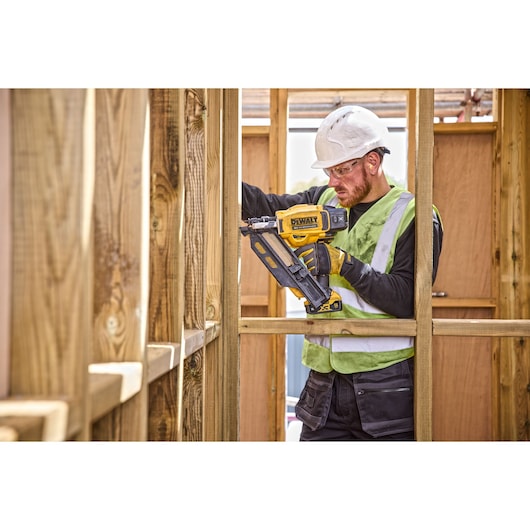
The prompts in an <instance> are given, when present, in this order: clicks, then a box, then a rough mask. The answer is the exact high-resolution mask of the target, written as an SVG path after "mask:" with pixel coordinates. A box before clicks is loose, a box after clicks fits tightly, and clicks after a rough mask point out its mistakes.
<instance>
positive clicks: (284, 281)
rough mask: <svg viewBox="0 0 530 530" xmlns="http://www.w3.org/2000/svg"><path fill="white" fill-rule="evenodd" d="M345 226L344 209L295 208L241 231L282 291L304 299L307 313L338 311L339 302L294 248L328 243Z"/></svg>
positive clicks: (252, 220)
mask: <svg viewBox="0 0 530 530" xmlns="http://www.w3.org/2000/svg"><path fill="white" fill-rule="evenodd" d="M347 226H348V219H347V212H346V210H345V209H344V208H334V207H331V206H322V205H320V204H317V205H315V204H298V205H296V206H291V207H290V208H288V209H287V210H278V211H277V212H276V216H275V217H270V216H264V217H253V218H250V219H247V226H242V227H240V230H241V233H242V234H243V235H244V236H250V246H251V248H252V250H253V251H254V253H255V254H256V255H257V256H258V257H259V259H260V260H261V261H262V262H263V264H264V265H265V266H266V267H267V268H268V269H269V271H270V272H271V273H272V275H273V276H274V277H275V278H276V280H277V282H278V283H279V284H280V285H281V286H282V287H288V288H289V289H290V290H291V291H292V292H293V293H294V294H295V295H296V296H297V298H305V299H306V300H305V302H304V304H305V308H306V312H307V313H312V314H313V313H324V312H331V311H340V310H341V309H342V300H341V298H340V296H339V295H338V294H337V293H336V292H335V291H333V290H332V289H330V288H329V278H328V276H313V275H312V274H311V273H310V272H309V270H308V269H307V267H306V266H305V265H304V263H303V262H302V261H301V260H300V259H299V258H298V256H297V255H296V254H295V252H294V250H293V248H300V247H303V246H304V245H309V244H312V243H318V242H324V241H329V240H331V239H332V238H333V236H334V235H335V234H336V233H337V232H338V231H339V230H344V229H345V228H346V227H347Z"/></svg>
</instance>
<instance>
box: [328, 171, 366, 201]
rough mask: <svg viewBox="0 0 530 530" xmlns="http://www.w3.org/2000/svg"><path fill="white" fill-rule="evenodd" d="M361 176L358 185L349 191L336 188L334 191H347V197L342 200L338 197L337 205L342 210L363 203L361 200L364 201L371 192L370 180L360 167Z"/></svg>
mask: <svg viewBox="0 0 530 530" xmlns="http://www.w3.org/2000/svg"><path fill="white" fill-rule="evenodd" d="M361 175H362V179H361V182H360V183H359V184H357V185H356V186H354V187H353V188H351V189H346V188H341V187H340V186H339V187H336V188H335V191H341V190H342V191H349V195H348V196H347V197H344V198H340V197H339V203H340V205H341V206H343V207H344V208H352V207H353V206H355V205H356V204H359V203H360V202H363V199H365V198H366V197H367V196H368V194H369V193H370V192H371V191H372V184H371V182H370V178H369V175H368V172H367V171H366V169H365V168H364V166H363V167H361Z"/></svg>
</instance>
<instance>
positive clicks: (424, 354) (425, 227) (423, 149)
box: [414, 89, 434, 441]
mask: <svg viewBox="0 0 530 530" xmlns="http://www.w3.org/2000/svg"><path fill="white" fill-rule="evenodd" d="M416 104H417V107H416V110H417V119H416V178H415V195H416V273H415V284H414V291H415V315H416V325H417V332H416V344H415V350H416V353H415V363H414V378H415V410H414V418H415V430H416V440H418V441H428V440H432V300H431V297H432V253H433V240H432V175H433V143H434V141H433V115H434V91H433V90H432V89H420V90H418V93H417V100H416Z"/></svg>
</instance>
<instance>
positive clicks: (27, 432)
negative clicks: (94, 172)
mask: <svg viewBox="0 0 530 530" xmlns="http://www.w3.org/2000/svg"><path fill="white" fill-rule="evenodd" d="M43 430H44V418H43V417H42V416H37V417H35V416H6V417H0V442H40V441H41V440H42V438H43V436H42V435H43Z"/></svg>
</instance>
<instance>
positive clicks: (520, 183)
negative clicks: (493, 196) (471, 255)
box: [499, 89, 530, 441]
mask: <svg viewBox="0 0 530 530" xmlns="http://www.w3.org/2000/svg"><path fill="white" fill-rule="evenodd" d="M500 92H501V95H500V109H499V110H500V127H501V137H502V144H501V153H500V156H501V160H502V171H501V175H500V178H501V182H500V190H501V194H500V205H499V216H500V239H501V242H500V251H499V260H500V265H499V267H500V274H499V277H500V278H501V280H500V285H499V290H500V296H499V300H500V304H499V316H500V317H501V318H504V319H508V320H509V319H518V318H523V319H525V318H526V319H527V318H529V317H530V301H529V299H530V229H529V226H530V184H529V182H528V180H529V179H528V171H529V166H530V164H529V155H530V139H529V131H530V111H529V104H528V102H529V100H530V99H529V96H528V91H527V90H526V89H523V90H518V89H511V90H501V91H500ZM529 359H530V341H528V340H524V339H522V338H513V339H502V340H501V341H500V348H499V376H500V381H499V382H500V385H499V387H500V392H499V416H500V417H499V438H500V439H501V440H511V441H513V440H528V439H530V422H529V410H530V392H528V385H529V382H530V360H529Z"/></svg>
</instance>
